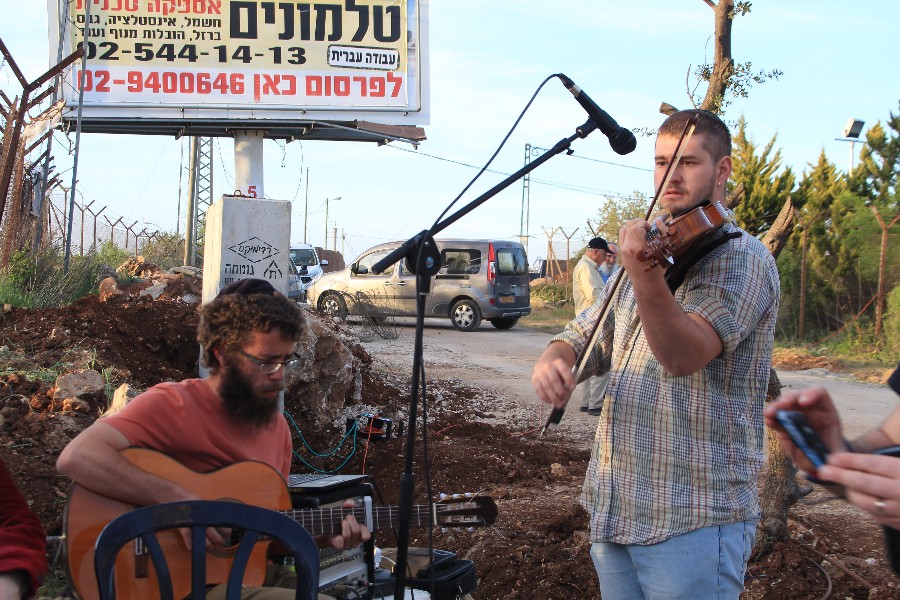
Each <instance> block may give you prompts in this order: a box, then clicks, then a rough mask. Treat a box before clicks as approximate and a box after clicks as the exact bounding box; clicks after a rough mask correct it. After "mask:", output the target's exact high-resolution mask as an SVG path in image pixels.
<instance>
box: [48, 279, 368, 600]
mask: <svg viewBox="0 0 900 600" xmlns="http://www.w3.org/2000/svg"><path fill="white" fill-rule="evenodd" d="M304 326H305V321H304V317H303V313H302V311H301V310H300V308H299V307H298V306H297V305H296V304H295V303H294V302H291V301H290V300H288V299H287V298H286V297H285V296H283V295H282V294H280V293H278V292H276V291H275V289H274V288H273V287H272V286H271V285H270V284H269V283H268V282H266V281H263V280H259V279H244V280H242V281H239V282H235V283H232V284H229V285H227V286H225V287H224V288H222V291H221V292H219V295H218V296H217V297H216V298H215V299H214V300H213V301H211V302H209V303H208V304H206V305H204V306H202V307H201V308H200V324H199V326H198V331H197V340H198V341H199V342H200V345H201V347H202V360H203V364H204V365H205V366H206V367H207V368H208V369H209V373H210V374H209V377H208V378H207V379H187V380H184V381H181V382H177V383H176V382H166V383H161V384H158V385H156V386H154V387H152V388H150V389H149V390H147V391H146V392H144V393H142V394H140V395H139V396H138V397H136V398H135V399H134V400H132V401H131V402H130V403H129V404H128V405H127V406H126V407H125V408H123V409H122V410H121V411H120V412H118V413H116V414H114V415H110V416H106V417H104V418H102V419H99V420H98V421H96V422H95V423H94V424H93V425H91V426H90V427H88V428H87V429H85V430H84V431H83V432H82V433H81V434H79V435H78V436H77V437H76V438H75V439H73V440H72V441H71V442H70V443H69V444H68V446H66V447H65V448H64V449H63V451H62V453H61V454H60V456H59V459H58V461H57V463H56V466H57V469H58V470H59V472H60V473H62V474H63V475H65V476H68V477H71V478H72V479H73V480H74V481H75V483H76V484H78V485H79V486H81V487H83V488H86V489H88V490H90V491H92V492H94V493H97V494H100V495H102V496H106V497H108V498H112V499H115V500H119V501H122V502H126V503H128V504H133V505H136V506H144V505H147V504H156V503H162V502H175V501H185V500H199V499H201V498H200V497H199V496H197V495H196V494H195V493H193V492H191V491H189V490H186V489H184V488H183V487H182V486H180V485H178V484H176V483H174V482H172V481H168V480H166V479H164V478H162V477H159V476H157V475H154V474H151V473H149V472H147V471H144V470H142V469H140V468H138V467H137V466H135V465H133V464H132V463H131V462H129V461H128V460H127V459H126V458H124V457H123V456H121V455H120V452H121V451H122V450H124V449H126V448H129V447H139V448H147V449H150V450H156V451H158V452H161V453H163V454H165V455H168V456H169V457H171V458H172V459H174V460H176V461H178V462H179V463H181V464H182V465H184V466H185V467H187V468H189V469H192V470H194V471H197V472H201V473H206V472H210V471H214V470H217V469H221V468H223V467H226V466H228V465H231V464H234V463H237V462H241V461H260V462H263V463H266V464H268V465H270V466H272V467H273V468H274V469H276V470H277V471H279V472H280V473H282V475H284V477H285V478H287V476H288V474H289V473H290V468H291V452H292V447H291V435H290V431H289V428H288V425H287V422H286V420H285V418H284V416H283V415H282V414H281V412H280V411H279V394H280V392H281V391H282V390H283V389H284V372H285V370H286V369H288V368H290V367H291V366H292V365H293V364H294V363H295V361H296V358H297V355H296V353H295V352H296V344H297V342H298V340H299V339H300V335H301V332H302V330H303V327H304ZM369 537H370V534H369V531H368V529H367V528H366V527H365V526H364V525H361V524H359V523H358V522H357V521H356V520H355V518H354V517H353V516H352V515H348V516H347V517H346V518H345V519H344V521H343V523H342V532H341V535H336V536H334V537H325V536H322V537H321V538H320V539H319V543H320V544H321V545H331V546H333V547H335V548H337V549H343V548H351V547H354V546H356V545H358V544H360V543H362V542H364V541H366V540H368V539H369ZM185 541H186V542H187V538H186V540H185ZM207 541H208V542H209V543H212V544H218V545H221V544H223V543H224V542H225V540H224V539H223V538H222V536H221V535H219V533H218V532H216V531H215V530H214V529H210V530H209V531H208V532H207ZM285 571H287V569H286V568H284V567H277V566H275V565H270V566H269V567H268V569H267V572H266V581H265V583H264V587H263V588H253V587H245V588H244V592H243V594H242V598H253V599H254V600H256V599H259V600H263V599H265V600H268V599H276V598H285V599H288V598H293V597H294V592H293V590H290V589H285V587H287V586H291V584H292V583H293V582H291V581H290V578H291V575H290V574H289V573H291V574H292V572H287V573H286V572H285ZM224 588H225V586H224V585H219V586H216V587H215V588H213V589H212V590H210V593H209V595H208V597H209V598H217V597H221V598H224V596H225V590H224Z"/></svg>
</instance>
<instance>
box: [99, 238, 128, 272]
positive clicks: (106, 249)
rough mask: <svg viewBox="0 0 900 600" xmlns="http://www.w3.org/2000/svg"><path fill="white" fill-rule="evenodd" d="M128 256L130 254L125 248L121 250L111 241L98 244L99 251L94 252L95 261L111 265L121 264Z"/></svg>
mask: <svg viewBox="0 0 900 600" xmlns="http://www.w3.org/2000/svg"><path fill="white" fill-rule="evenodd" d="M129 256H131V254H130V253H129V252H128V251H127V250H122V249H121V248H119V247H118V246H116V245H115V244H113V243H112V242H105V243H104V244H103V245H101V246H100V251H99V252H97V254H96V257H97V262H99V263H101V264H107V265H109V266H111V267H115V266H117V265H121V264H122V263H123V262H125V261H126V260H128V257H129Z"/></svg>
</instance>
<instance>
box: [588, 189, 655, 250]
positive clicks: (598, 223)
mask: <svg viewBox="0 0 900 600" xmlns="http://www.w3.org/2000/svg"><path fill="white" fill-rule="evenodd" d="M649 205H650V200H649V199H648V198H647V196H646V195H645V194H643V193H641V192H638V191H635V192H634V193H633V194H632V195H631V196H629V197H628V198H607V199H606V202H605V203H604V204H603V205H602V206H601V207H600V208H599V209H598V210H597V219H596V220H591V219H588V228H589V229H590V230H591V231H594V232H596V234H597V235H598V236H600V237H602V238H603V239H604V240H606V241H608V242H615V241H616V240H618V239H619V229H621V228H622V226H623V225H625V222H626V221H629V220H631V219H643V218H644V216H645V215H646V213H647V206H649ZM582 253H583V252H582ZM577 258H581V256H580V255H579V256H578V257H577Z"/></svg>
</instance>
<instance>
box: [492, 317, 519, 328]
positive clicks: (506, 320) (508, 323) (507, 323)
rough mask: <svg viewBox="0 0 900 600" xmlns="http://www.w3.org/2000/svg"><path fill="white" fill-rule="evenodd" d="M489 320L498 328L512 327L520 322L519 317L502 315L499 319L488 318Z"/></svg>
mask: <svg viewBox="0 0 900 600" xmlns="http://www.w3.org/2000/svg"><path fill="white" fill-rule="evenodd" d="M488 321H489V322H490V323H491V325H493V326H494V327H496V328H497V329H512V328H513V327H515V326H516V323H518V322H519V317H501V318H499V319H488Z"/></svg>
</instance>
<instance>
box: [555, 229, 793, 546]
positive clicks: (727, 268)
mask: <svg viewBox="0 0 900 600" xmlns="http://www.w3.org/2000/svg"><path fill="white" fill-rule="evenodd" d="M729 227H730V226H729ZM735 230H737V228H735ZM738 231H740V230H738ZM742 233H743V235H742V236H741V237H740V238H737V239H733V240H731V241H729V242H728V243H726V244H724V245H722V246H720V247H718V248H716V249H714V250H713V251H712V252H711V253H710V254H708V255H707V256H705V257H704V258H703V259H701V260H700V261H699V262H698V263H697V264H696V265H694V266H693V267H691V269H690V270H689V271H688V273H687V276H686V278H685V280H684V282H683V284H682V285H681V286H680V287H679V288H678V289H677V290H676V292H675V298H676V300H677V301H678V302H679V304H681V306H682V308H683V309H684V310H685V311H686V312H689V313H694V314H697V315H699V316H701V317H703V318H704V319H706V320H707V321H708V322H709V323H710V325H712V327H713V328H714V329H715V330H716V332H717V333H718V334H719V337H720V338H721V340H722V344H723V348H724V349H723V351H722V354H721V355H719V356H718V357H716V358H715V359H713V360H712V361H711V362H710V363H709V364H707V365H706V366H705V367H704V368H703V369H701V370H700V371H698V372H697V373H694V374H693V375H689V376H684V377H674V376H672V375H670V374H669V373H667V372H666V371H665V370H664V369H663V367H662V366H661V365H660V364H659V362H658V361H657V360H656V358H654V356H653V354H652V352H651V351H650V347H649V346H648V344H647V340H646V339H645V337H644V333H643V330H642V327H641V322H640V319H639V317H638V313H637V305H636V302H635V298H634V290H633V288H632V286H631V283H630V281H629V280H627V279H624V280H623V281H622V284H621V285H620V286H619V287H618V289H617V290H616V291H615V297H614V298H613V299H612V301H611V303H610V309H609V312H608V313H607V317H606V319H605V320H604V323H603V324H602V325H601V327H602V329H601V334H600V339H599V340H598V343H597V345H596V347H595V348H594V350H593V351H592V353H591V355H590V357H589V358H588V362H587V364H586V366H585V370H584V373H583V375H582V378H586V377H588V376H590V375H595V374H598V373H603V372H605V371H606V370H609V371H610V377H609V383H608V385H607V388H606V399H605V403H604V407H603V413H602V415H601V417H600V422H599V424H598V427H597V433H596V436H595V438H594V448H593V452H592V455H591V460H590V463H589V465H588V470H587V475H586V477H585V482H584V488H583V490H582V495H581V503H582V505H583V506H584V507H585V509H586V510H587V512H588V514H589V515H590V518H591V538H592V540H593V541H595V542H615V543H620V544H653V543H657V542H661V541H664V540H666V539H669V538H671V537H674V536H677V535H681V534H684V533H687V532H689V531H693V530H695V529H699V528H702V527H708V526H712V525H724V524H728V523H734V522H738V521H745V520H749V519H754V518H758V517H759V498H758V493H757V474H758V473H759V470H760V467H761V465H762V462H763V440H764V430H763V418H762V409H763V405H764V403H765V397H766V389H767V384H768V380H769V371H770V368H771V364H772V341H773V337H774V333H775V317H776V314H777V312H778V301H779V297H780V284H779V279H778V271H777V269H776V268H775V260H774V259H773V258H772V255H771V254H770V253H769V252H768V250H767V249H766V248H765V246H763V244H762V243H761V242H760V241H759V240H757V239H756V238H754V237H752V236H750V235H749V234H747V233H746V232H742ZM611 287H612V286H607V290H606V293H610V291H611ZM602 304H603V303H602V302H598V303H596V304H594V306H593V307H591V308H589V309H588V310H587V311H585V312H584V313H582V314H581V315H579V317H577V318H576V319H575V320H574V321H572V322H571V323H570V324H569V325H568V326H567V328H566V331H564V332H563V333H561V334H559V335H558V336H556V337H555V338H554V340H557V341H563V342H566V343H568V344H570V345H571V346H572V347H573V348H574V349H575V352H576V353H579V352H580V351H581V349H582V347H583V346H584V344H585V343H586V341H587V337H588V335H589V334H590V330H591V327H592V325H593V323H594V322H595V321H596V319H597V317H598V316H599V312H600V308H601V307H602Z"/></svg>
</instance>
